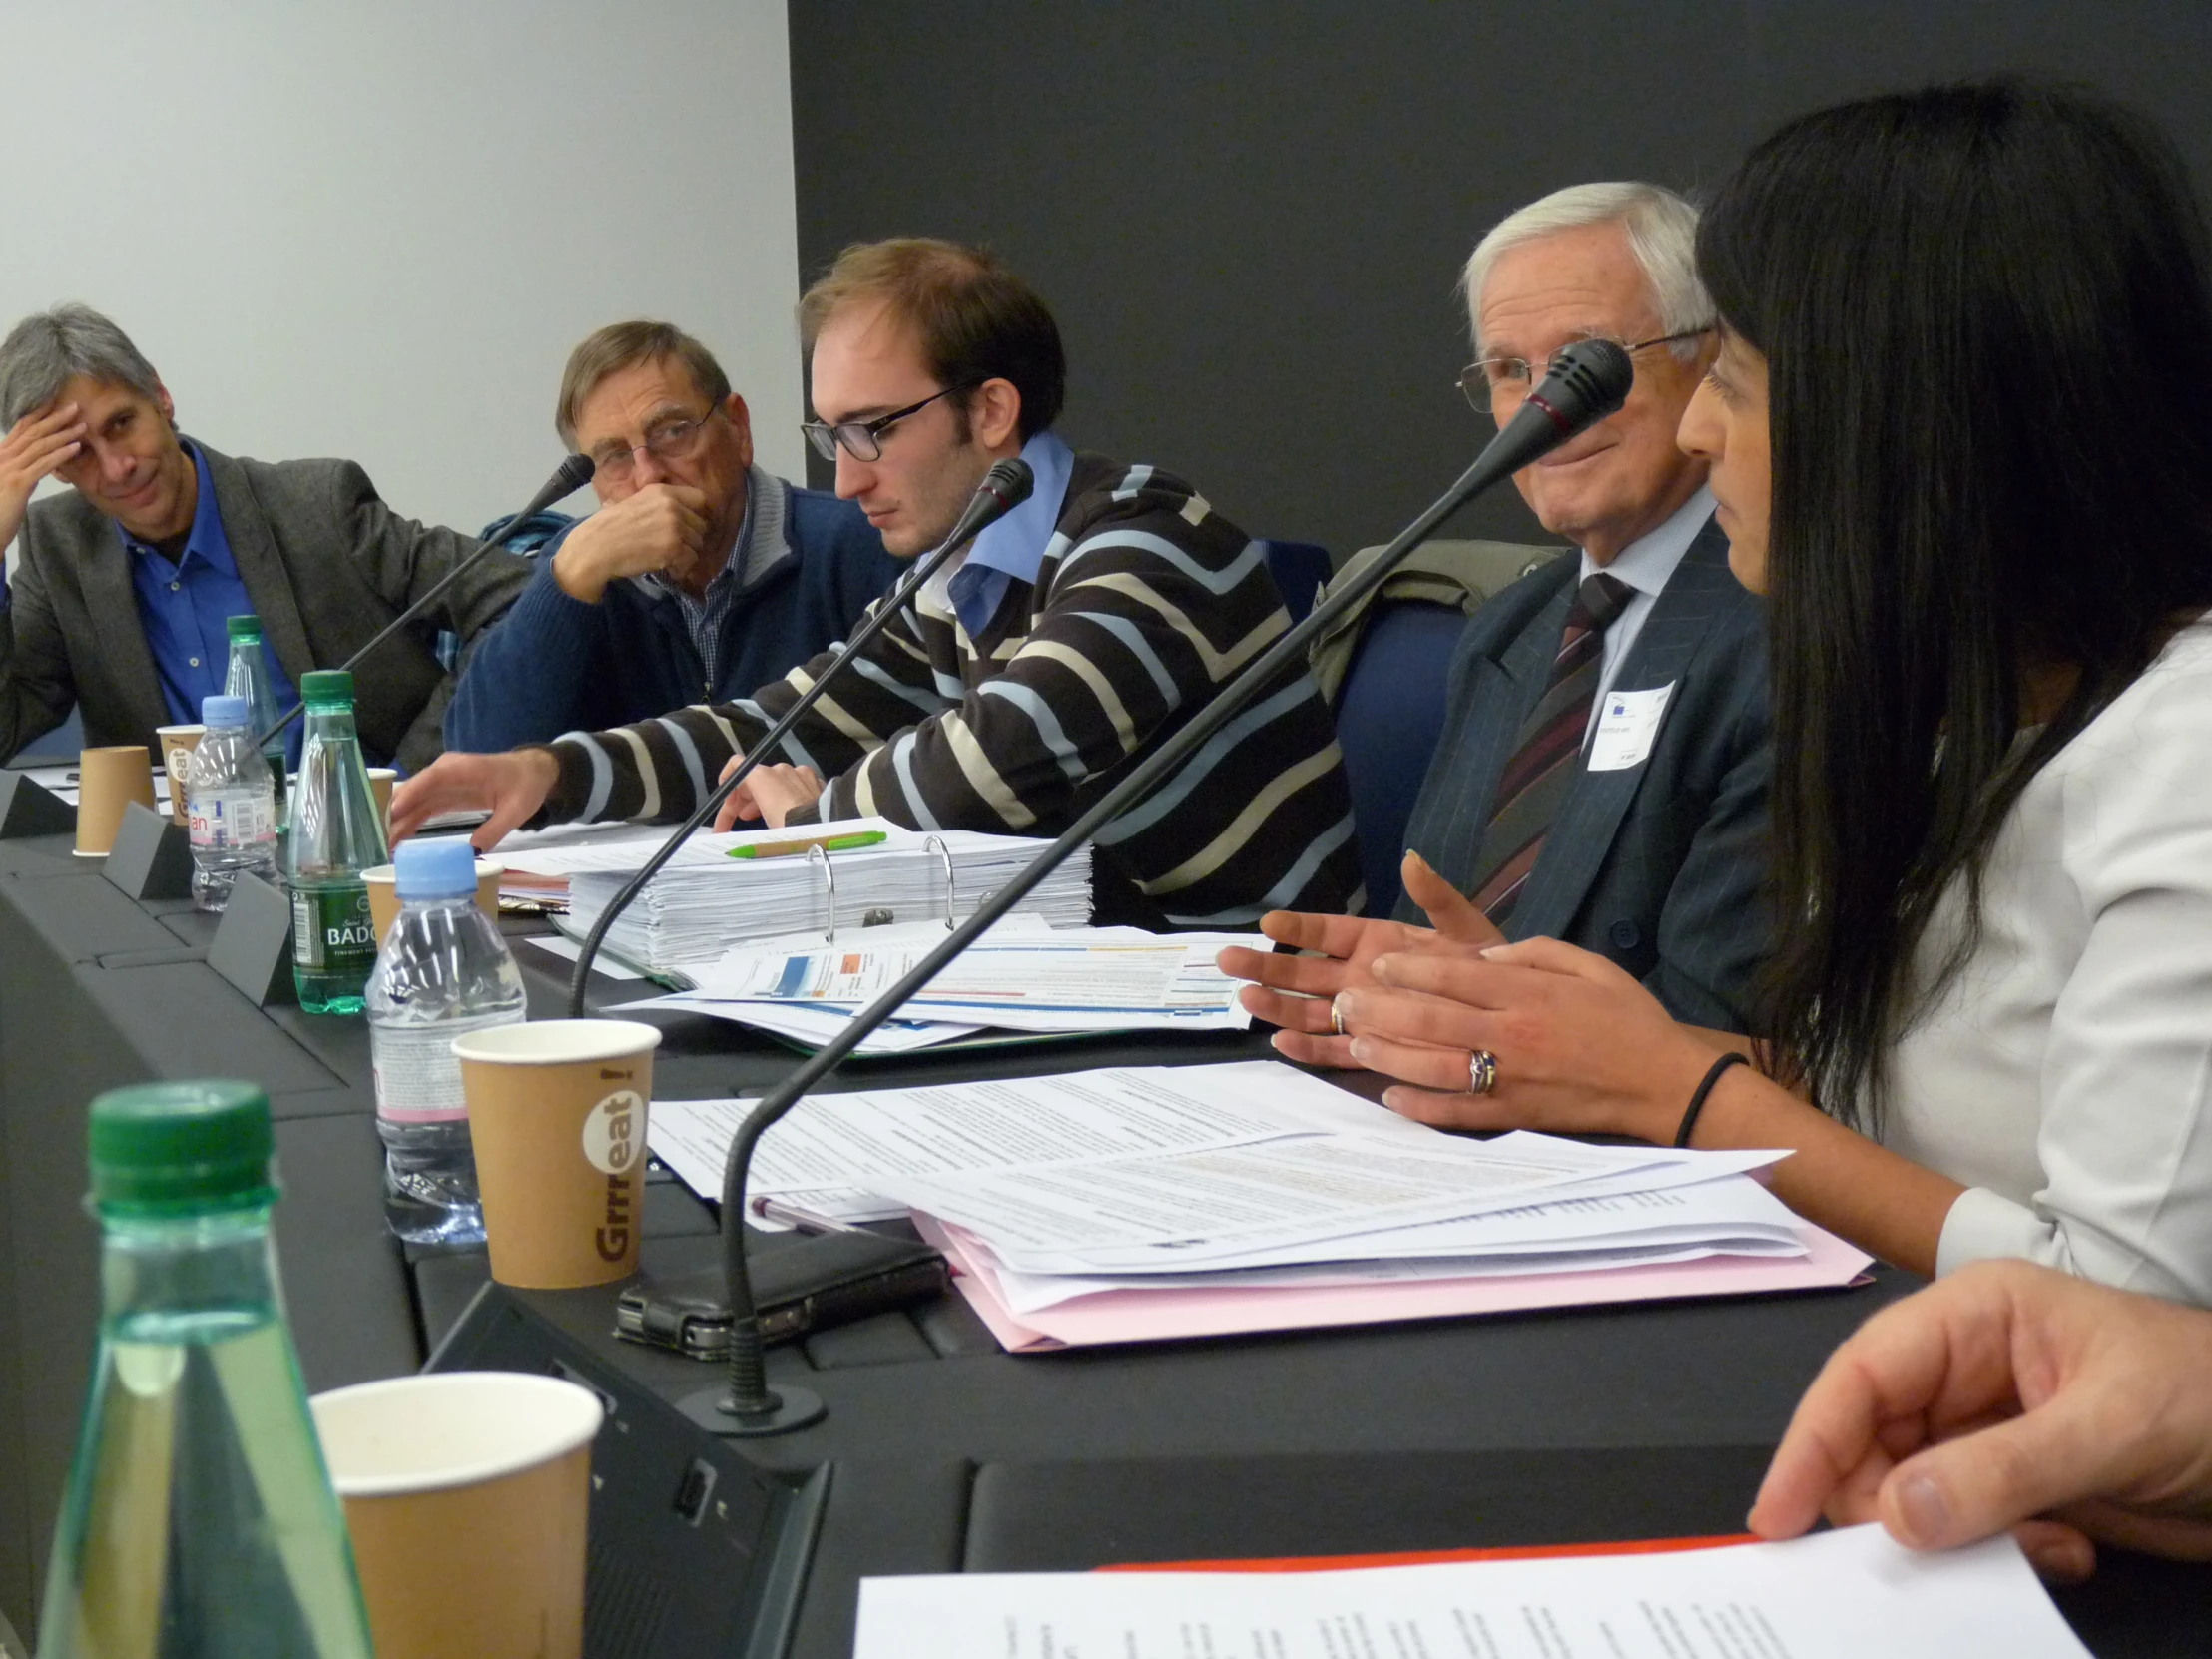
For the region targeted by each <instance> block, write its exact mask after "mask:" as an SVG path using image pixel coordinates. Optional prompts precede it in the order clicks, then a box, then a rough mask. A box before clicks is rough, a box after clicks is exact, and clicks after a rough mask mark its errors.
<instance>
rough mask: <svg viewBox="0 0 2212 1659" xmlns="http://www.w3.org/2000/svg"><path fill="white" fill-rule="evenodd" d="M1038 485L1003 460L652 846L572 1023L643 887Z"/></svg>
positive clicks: (597, 940) (577, 978)
mask: <svg viewBox="0 0 2212 1659" xmlns="http://www.w3.org/2000/svg"><path fill="white" fill-rule="evenodd" d="M1033 487H1035V480H1034V478H1033V476H1032V475H1031V473H1030V470H1029V467H1028V464H1027V463H1026V462H1024V461H1021V460H1005V461H1000V462H999V463H998V464H997V465H996V466H994V467H992V468H991V470H990V471H989V472H988V473H986V474H985V475H984V478H983V482H982V484H980V485H978V486H977V489H976V494H975V495H974V496H972V497H971V498H970V499H969V502H968V510H967V511H966V512H964V513H962V514H961V515H960V522H959V523H957V524H955V525H954V526H953V528H952V533H951V534H950V535H948V536H946V537H945V539H944V541H943V542H942V543H941V544H939V545H938V546H937V547H936V548H935V549H933V550H932V551H930V552H929V553H927V554H925V555H924V556H923V557H922V558H921V560H920V561H919V562H918V563H917V564H916V565H915V566H914V568H913V569H912V570H909V571H908V572H906V574H905V575H904V576H902V577H900V578H899V579H898V583H897V585H896V586H894V587H893V588H892V589H891V591H890V593H889V594H888V595H887V596H886V597H885V598H884V599H883V600H881V601H880V602H879V603H878V604H877V605H876V607H875V609H874V610H872V611H871V612H869V613H868V614H867V615H866V616H865V617H863V618H862V619H861V621H860V626H859V627H858V628H856V629H854V630H853V632H852V637H851V638H850V639H849V640H847V641H846V642H845V644H844V649H843V650H841V651H840V652H838V654H837V658H836V661H834V662H833V663H831V664H830V666H829V667H828V668H826V669H825V670H823V672H822V673H821V674H820V675H819V676H817V678H816V680H815V683H814V684H813V685H811V686H809V687H808V688H807V689H806V691H804V692H803V693H801V694H800V698H799V701H798V702H797V703H794V704H793V705H792V706H791V707H790V708H789V709H788V710H786V711H785V713H784V718H783V719H781V720H779V721H778V722H777V723H776V724H775V725H774V726H771V727H770V728H769V729H768V731H767V732H766V733H764V734H763V735H762V738H761V741H760V742H759V743H757V744H755V745H753V747H752V748H751V749H750V750H749V751H747V753H746V756H745V758H744V759H743V760H741V761H740V762H739V763H738V767H737V770H736V771H735V772H733V773H731V774H730V776H729V777H727V778H725V779H723V780H722V782H721V783H719V784H717V785H716V786H715V787H714V788H713V789H712V790H710V791H708V792H707V799H706V800H704V801H702V802H701V803H700V804H699V805H698V807H697V808H695V809H694V810H693V812H692V815H691V817H690V818H688V819H686V820H684V822H683V823H682V824H680V825H679V826H677V828H676V830H675V832H674V833H673V834H671V835H670V836H669V837H668V838H667V839H666V840H664V841H662V842H661V844H660V845H659V846H658V847H656V848H655V849H654V852H653V856H652V857H650V858H648V859H646V861H645V867H644V868H643V869H641V870H639V871H638V872H637V874H635V875H633V876H631V877H630V879H629V880H627V881H625V882H624V883H623V884H622V890H621V891H619V892H617V893H616V894H615V895H614V897H613V898H612V899H611V900H609V901H608V903H607V905H606V907H605V908H604V909H602V910H601V911H600V912H599V917H598V919H597V920H596V921H594V922H593V923H592V924H591V930H590V932H588V933H586V934H585V935H584V942H583V944H582V946H581V947H580V948H579V949H578V950H577V952H576V970H575V971H574V972H573V973H571V974H570V975H569V980H568V1017H569V1018H570V1019H582V1018H583V1017H584V990H585V987H586V985H587V984H588V983H589V981H590V979H591V965H592V963H593V962H594V961H596V960H597V959H598V957H599V948H600V946H601V945H602V944H604V943H605V942H606V939H607V930H608V929H609V928H610V927H612V926H614V924H615V918H616V917H617V916H619V915H621V914H622V912H623V911H624V910H626V909H628V908H629V906H630V901H631V900H632V899H634V898H636V897H637V896H638V894H639V893H640V892H642V891H644V889H645V884H646V883H647V882H648V881H650V880H652V879H653V877H654V876H656V875H658V874H659V873H660V872H661V869H662V867H663V866H664V865H665V864H667V862H668V861H669V859H671V858H673V857H675V856H676V853H677V849H678V848H679V847H681V846H682V845H683V844H684V843H685V842H686V841H688V840H690V839H691V838H692V834H693V832H694V831H695V830H698V829H699V827H700V826H701V825H702V824H705V823H706V822H707V821H708V820H709V819H711V818H713V817H714V816H715V811H716V809H717V808H719V807H721V805H722V804H723V803H724V802H725V801H727V800H729V799H730V795H731V792H732V791H734V790H735V789H736V788H737V787H738V786H739V785H740V784H742V783H744V782H745V781H746V779H748V778H750V777H751V776H752V775H753V769H754V768H755V767H757V766H759V765H760V764H761V762H762V760H763V758H764V757H766V756H768V755H771V754H773V753H775V751H776V748H777V746H778V745H779V744H781V743H782V742H783V741H784V739H785V738H786V737H787V736H788V735H789V734H790V732H791V730H792V728H793V727H795V726H797V725H798V724H799V721H800V717H801V716H803V715H804V714H806V712H807V711H808V710H809V709H812V708H813V707H814V706H815V705H816V704H817V703H818V702H820V701H821V700H822V695H823V693H824V692H826V691H828V690H829V689H830V682H831V681H833V680H835V679H836V678H837V675H838V673H839V671H840V670H842V669H843V667H844V665H845V664H847V663H849V662H850V661H852V659H853V658H854V657H856V656H858V655H859V654H860V648H861V647H862V646H864V645H866V644H867V642H868V641H869V640H871V639H873V638H875V636H876V635H877V634H879V633H880V632H882V630H883V629H884V628H885V627H886V626H887V625H888V624H889V622H890V620H891V618H892V617H893V616H895V615H897V614H898V612H899V611H901V610H903V609H904V608H905V605H906V602H907V601H908V600H909V599H911V598H912V597H913V596H914V595H915V594H916V593H917V592H919V591H920V589H921V585H922V583H924V582H926V581H928V580H929V578H930V577H932V576H934V575H935V574H936V573H937V568H938V567H939V566H940V565H942V564H943V563H944V562H945V560H947V559H949V558H951V557H952V555H953V554H954V553H956V552H958V551H959V550H960V549H961V548H963V547H965V546H966V545H967V544H968V543H969V542H971V541H973V540H974V539H975V537H976V536H977V535H978V534H980V533H981V529H982V526H981V525H977V524H975V523H974V519H975V516H976V513H977V510H978V508H979V507H980V506H982V505H984V504H985V501H986V497H987V498H988V504H989V505H990V506H991V507H992V508H994V509H995V510H994V511H993V512H992V513H991V516H992V517H1003V516H1004V515H1005V514H1006V513H1007V512H1009V511H1010V510H1012V508H1014V507H1016V506H1018V505H1020V503H1021V502H1023V501H1025V500H1027V499H1028V496H1029V492H1030V490H1031V489H1032V488H1033ZM830 919H831V920H832V921H834V920H835V919H836V918H835V917H834V916H832V917H831V918H830Z"/></svg>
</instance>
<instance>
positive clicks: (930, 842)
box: [921, 835, 958, 933]
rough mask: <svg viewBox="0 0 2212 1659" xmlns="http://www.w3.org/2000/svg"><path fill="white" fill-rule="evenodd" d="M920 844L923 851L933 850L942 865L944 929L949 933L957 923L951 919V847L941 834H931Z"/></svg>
mask: <svg viewBox="0 0 2212 1659" xmlns="http://www.w3.org/2000/svg"><path fill="white" fill-rule="evenodd" d="M921 846H922V850H923V851H924V852H934V853H935V854H936V855H937V861H938V862H940V863H941V864H943V865H944V930H945V931H946V932H947V933H949V932H951V931H952V929H953V928H954V927H955V926H957V925H958V924H957V923H956V922H954V921H953V919H952V892H953V875H952V848H951V847H949V846H947V845H945V843H944V837H943V836H942V835H931V836H930V837H929V838H928V839H927V840H925V841H923V842H922V843H921Z"/></svg>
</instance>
